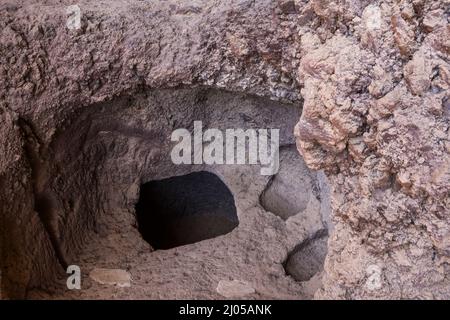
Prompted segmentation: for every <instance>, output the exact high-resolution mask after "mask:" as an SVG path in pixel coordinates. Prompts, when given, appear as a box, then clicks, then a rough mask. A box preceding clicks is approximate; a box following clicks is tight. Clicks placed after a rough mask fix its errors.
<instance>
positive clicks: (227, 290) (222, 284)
mask: <svg viewBox="0 0 450 320" xmlns="http://www.w3.org/2000/svg"><path fill="white" fill-rule="evenodd" d="M216 291H217V293H219V294H220V295H222V296H224V297H225V298H239V297H243V296H246V295H249V294H253V293H255V289H254V288H252V287H251V286H250V284H249V283H248V282H246V281H242V280H232V281H229V280H220V281H219V284H218V285H217V289H216Z"/></svg>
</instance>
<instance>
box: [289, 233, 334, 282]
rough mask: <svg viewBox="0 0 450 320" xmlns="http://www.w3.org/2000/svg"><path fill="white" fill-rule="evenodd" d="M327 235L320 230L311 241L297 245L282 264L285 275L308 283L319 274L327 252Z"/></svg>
mask: <svg viewBox="0 0 450 320" xmlns="http://www.w3.org/2000/svg"><path fill="white" fill-rule="evenodd" d="M327 242H328V233H327V231H326V230H321V231H319V232H318V234H317V235H315V236H314V237H312V238H311V239H308V240H305V241H304V242H303V243H301V244H299V245H298V246H297V247H296V248H294V250H293V251H292V252H291V253H290V254H289V255H288V258H287V259H286V261H285V263H284V269H285V270H286V273H287V274H288V275H290V276H291V277H293V278H294V279H295V280H297V281H308V280H310V279H311V278H312V277H313V276H314V275H316V274H317V273H319V272H321V271H322V270H323V267H324V262H325V256H326V255H327V250H328V245H327Z"/></svg>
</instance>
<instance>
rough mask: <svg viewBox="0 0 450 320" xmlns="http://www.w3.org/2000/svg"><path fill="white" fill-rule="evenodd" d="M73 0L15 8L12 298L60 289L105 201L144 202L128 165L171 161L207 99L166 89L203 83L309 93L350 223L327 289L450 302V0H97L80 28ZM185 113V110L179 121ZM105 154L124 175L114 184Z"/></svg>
mask: <svg viewBox="0 0 450 320" xmlns="http://www.w3.org/2000/svg"><path fill="white" fill-rule="evenodd" d="M66 4H67V5H69V4H73V3H71V2H70V3H69V2H68V1H67V2H66V1H53V0H46V1H19V0H18V1H11V0H8V1H6V2H5V1H4V2H2V4H0V39H1V42H0V43H1V44H0V77H1V78H0V79H1V81H0V122H1V126H0V141H1V143H0V155H1V156H0V190H1V191H0V200H1V206H0V208H1V209H0V210H1V211H0V219H1V220H0V222H1V223H0V236H1V242H0V255H1V262H0V263H1V268H2V272H1V285H2V290H3V291H2V296H7V297H12V298H14V297H24V296H26V294H27V292H29V291H30V290H32V289H35V288H39V287H42V286H45V287H49V286H50V287H51V284H52V283H53V280H54V279H52V278H53V277H54V275H57V274H64V271H63V267H64V266H65V265H66V264H67V263H68V261H70V260H71V259H73V256H74V255H75V253H76V252H79V250H80V248H77V244H78V243H80V242H79V240H80V238H83V234H82V233H79V232H77V231H76V230H83V228H85V229H87V230H88V229H91V230H93V229H94V228H95V227H96V226H98V225H99V226H104V225H108V221H107V222H105V221H103V223H102V221H98V220H97V217H98V213H99V212H104V211H105V210H108V208H109V207H107V208H105V207H103V206H104V204H103V203H102V202H99V201H98V199H109V198H107V195H108V194H122V195H123V198H122V199H120V200H118V201H117V202H120V203H122V204H124V203H126V202H127V200H126V199H131V198H132V196H131V195H135V194H136V193H137V190H136V185H138V183H139V182H140V181H131V180H130V179H131V178H132V177H135V176H132V175H130V173H129V171H128V170H127V168H130V167H131V168H133V169H132V171H133V172H139V170H140V169H141V168H142V165H144V164H150V163H156V162H158V161H159V159H158V156H159V153H158V152H156V153H153V154H152V153H151V152H149V150H152V146H154V145H162V147H161V149H159V151H160V152H161V153H163V152H166V151H167V150H166V149H167V148H168V147H169V146H168V145H164V141H160V140H159V139H161V137H163V135H161V132H165V133H167V132H170V130H172V129H174V128H176V127H178V125H179V124H180V123H181V124H184V123H188V122H189V121H190V120H198V119H197V116H198V115H199V114H202V109H201V108H200V107H201V106H203V104H202V103H198V101H197V102H195V103H183V102H180V99H181V101H182V100H183V99H187V100H188V101H190V99H197V98H199V97H200V100H201V96H202V95H201V94H199V95H198V94H183V93H174V94H170V95H168V97H167V95H166V94H165V93H164V91H158V90H156V91H153V90H154V89H157V88H167V87H180V86H184V88H188V89H192V88H196V87H199V86H203V87H208V88H215V89H217V88H220V89H226V90H228V91H232V92H245V93H246V94H252V95H259V96H264V97H266V98H271V99H275V100H280V101H283V102H289V103H293V104H297V105H299V104H300V103H301V102H302V101H303V112H302V115H301V118H300V121H299V122H298V124H297V126H296V129H295V135H296V138H297V147H298V149H299V152H300V154H301V155H302V157H303V159H304V161H305V163H306V164H307V165H308V167H309V168H311V169H314V170H319V169H323V170H325V172H326V174H327V177H328V180H329V183H330V186H331V198H332V201H331V206H332V210H333V214H332V220H333V223H334V228H333V232H331V234H330V239H329V241H328V254H327V258H326V262H325V271H324V276H323V285H322V288H321V289H320V290H319V291H318V292H317V293H316V297H317V298H340V299H343V298H448V297H450V283H449V280H448V279H449V278H448V275H449V273H450V258H449V257H450V227H449V226H450V223H449V222H450V221H449V220H450V218H449V212H450V206H449V199H450V197H449V196H450V194H449V193H450V182H449V181H450V179H449V178H450V157H449V151H450V150H449V149H450V142H449V117H450V98H449V84H450V80H449V79H450V78H449V75H450V65H449V62H448V61H449V58H450V57H449V55H450V49H449V48H450V45H449V43H448V39H449V38H450V28H449V25H448V18H449V17H448V16H449V3H448V1H446V0H440V1H424V0H404V1H389V0H383V1H377V2H372V1H354V0H336V1H334V2H333V3H330V2H329V1H325V0H311V1H306V0H305V1H302V0H296V1H266V0H263V1H256V2H255V1H246V0H236V1H219V2H215V3H214V4H205V3H203V2H198V3H197V2H195V1H194V2H190V3H189V5H186V4H185V3H184V2H178V1H172V0H171V1H165V2H151V1H149V2H147V1H121V0H118V1H113V2H111V1H96V2H95V4H94V3H91V2H89V1H80V3H79V6H80V7H81V11H82V19H81V28H80V29H78V30H70V29H68V28H67V27H66V20H67V16H66V11H65V9H66V6H65V5H66ZM137 94H139V95H141V97H140V98H139V99H134V96H135V95H137ZM130 100H132V101H133V102H129V101H130ZM136 101H137V102H136ZM158 101H162V102H161V104H159V103H158ZM217 102H218V104H220V103H221V102H223V100H221V98H217ZM149 103H150V104H151V107H150V108H149V107H148V105H149ZM129 104H131V105H133V108H127V107H126V106H127V105H129ZM161 105H162V107H161ZM174 105H176V106H177V108H176V110H174V109H173V106H174ZM193 105H196V106H199V109H195V110H191V109H190V108H191V107H192V106H193ZM212 105H213V106H214V104H212ZM229 106H232V108H237V105H236V104H235V105H233V104H231V105H229ZM280 108H281V107H280ZM281 109H282V108H281ZM281 109H280V110H281ZM147 110H150V112H147ZM168 110H169V111H174V112H173V114H175V115H178V118H177V116H175V117H174V118H170V117H169V118H166V119H165V122H163V121H161V115H164V114H172V113H171V112H168ZM127 112H129V113H127ZM186 114H189V115H190V116H189V117H188V118H186V117H185V115H186ZM220 114H224V113H223V112H217V114H216V115H215V116H216V117H217V118H218V119H220ZM281 114H288V113H286V112H284V113H283V112H281ZM136 115H139V116H141V115H142V117H140V118H139V117H137V116H136ZM180 115H183V116H180ZM208 116H209V115H204V114H203V117H204V118H203V119H207V118H208ZM273 117H274V118H276V117H277V115H275V116H273ZM217 118H216V119H217ZM105 119H106V120H105ZM117 119H120V120H121V121H118V120H117ZM156 119H158V120H156ZM183 121H185V122H183ZM87 123H88V124H89V126H86V125H85V124H87ZM219 123H220V121H219ZM222 123H223V122H222ZM258 123H259V124H261V123H264V117H262V119H258ZM136 128H138V129H139V130H137V131H136ZM111 132H113V133H117V132H119V133H121V134H120V135H119V137H118V138H117V139H110V138H109V135H111ZM285 136H287V135H285ZM99 141H100V143H99ZM142 141H145V143H142ZM113 142H114V143H113ZM83 146H84V147H83ZM86 146H87V147H86ZM83 148H85V149H83ZM122 148H123V149H122ZM164 148H166V149H164ZM81 150H83V151H81ZM133 152H136V155H138V156H137V157H136V158H133V157H130V154H131V153H133ZM139 152H142V154H140V155H139ZM110 154H114V155H115V156H114V157H113V158H110V157H108V156H107V155H110ZM144 154H145V155H149V154H150V155H149V156H148V158H147V159H146V160H145V161H142V162H139V161H137V162H134V161H133V159H143V157H144ZM81 155H82V156H81ZM118 164H121V165H122V166H118ZM123 164H127V165H128V167H125V166H123ZM102 166H104V167H105V168H116V169H117V168H119V169H118V170H117V172H116V174H115V175H114V177H113V178H114V179H116V180H115V181H116V182H117V181H120V183H117V184H111V185H112V186H114V187H112V188H110V189H103V187H102V185H103V184H102V183H106V182H108V175H104V176H102V177H103V178H102V179H104V180H101V179H100V180H96V177H98V173H99V172H100V171H101V170H100V171H99V168H101V167H102ZM79 168H84V172H83V175H78V176H77V175H76V174H74V172H76V170H77V169H79ZM120 168H121V169H120ZM167 170H168V171H171V170H173V168H167ZM182 171H183V170H181V169H180V171H179V172H178V173H179V174H181V173H185V172H182ZM166 173H167V172H166ZM166 173H164V172H159V173H157V174H155V172H153V171H151V170H149V171H146V173H145V174H143V175H141V176H140V177H141V178H142V179H143V180H145V179H148V178H150V177H153V178H154V177H155V176H157V175H158V174H159V175H160V176H161V177H163V176H164V175H165V174H166ZM171 173H173V172H172V171H171ZM117 179H118V180H117ZM93 181H94V182H93ZM69 182H70V183H69ZM86 186H89V187H90V189H89V190H87V189H86ZM68 194H72V195H73V197H72V198H70V197H68V196H67V195H68ZM63 199H64V201H63ZM114 199H118V198H114ZM124 199H125V200H124ZM106 203H107V204H108V206H112V207H113V206H114V205H115V204H116V203H113V202H111V201H106ZM243 203H245V201H244V202H243ZM127 205H128V206H132V204H131V203H128V204H127ZM313 205H314V204H311V206H313ZM316 206H318V207H320V206H321V204H320V203H319V204H316ZM262 216H264V215H263V214H261V217H262ZM252 217H254V216H252ZM293 218H294V217H291V218H289V219H288V220H287V221H286V226H287V229H288V230H291V231H290V232H294V233H295V232H296V230H297V233H299V232H300V231H298V230H299V228H301V226H300V225H299V224H298V223H297V220H299V219H297V218H296V219H293ZM109 219H112V220H113V221H115V223H116V224H115V225H131V218H129V216H122V215H119V216H117V215H113V216H111V217H110V218H109ZM252 219H253V218H252ZM261 219H262V218H261ZM107 220H108V219H107ZM276 221H278V220H276ZM80 223H81V224H80ZM276 223H278V222H275V220H273V222H272V224H271V225H270V227H269V226H266V230H265V232H266V233H267V234H268V235H270V239H275V238H277V237H278V235H277V234H276V232H277V228H275V227H274V226H275V225H276ZM113 225H114V224H113ZM283 228H285V227H284V226H283V227H281V226H280V229H283ZM100 229H101V227H100ZM261 229H264V227H263V225H261ZM283 230H284V229H283ZM100 232H102V231H101V230H100ZM300 233H301V232H300ZM135 234H136V233H134V231H132V230H131V227H130V231H129V233H128V235H129V236H130V238H129V239H134V238H133V236H132V235H135ZM305 234H306V232H305ZM280 237H284V236H280ZM299 238H302V237H299ZM129 239H128V241H131V240H129ZM298 240H300V239H297V241H298ZM303 240H304V239H303ZM133 241H134V240H133ZM136 241H137V240H136ZM288 242H289V243H290V244H291V246H292V245H293V243H292V241H291V240H289V241H288ZM280 247H283V248H284V249H283V250H284V251H283V252H285V251H286V247H288V245H286V244H284V245H280ZM280 250H281V249H280ZM276 252H277V250H275V249H274V250H273V251H271V254H273V260H274V261H277V262H278V263H281V262H282V261H283V259H284V258H285V257H283V256H280V257H279V256H278V255H277V254H276ZM162 256H164V255H163V254H162ZM271 259H272V258H271ZM217 268H218V267H217ZM265 271H266V272H267V270H265ZM273 272H274V273H275V274H277V272H279V270H275V271H273ZM248 276H249V275H248ZM249 277H250V276H249ZM373 277H375V280H376V282H377V283H376V284H375V285H373V284H374V282H373V281H372V280H374V278H373ZM222 279H223V278H222ZM369 280H370V281H369ZM265 281H266V280H264V281H263V280H261V283H257V285H258V286H259V287H260V288H263V289H259V292H265V293H267V292H268V291H270V290H269V289H267V288H268V286H267V283H266V282H265ZM283 283H284V282H283ZM361 284H362V285H361ZM365 284H367V285H365ZM253 285H255V284H253ZM253 285H252V288H253ZM255 286H256V285H255ZM293 288H295V289H297V287H295V286H293V287H291V288H290V289H289V290H287V291H288V292H289V294H293V293H292V292H294V291H295V290H294V289H293ZM179 297H183V294H182V293H179Z"/></svg>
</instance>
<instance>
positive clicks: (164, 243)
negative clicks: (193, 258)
mask: <svg viewBox="0 0 450 320" xmlns="http://www.w3.org/2000/svg"><path fill="white" fill-rule="evenodd" d="M136 216H137V222H138V228H139V231H140V233H141V234H142V237H143V238H144V239H145V240H146V241H147V242H148V243H149V244H150V245H151V246H152V247H153V248H155V249H170V248H174V247H177V246H181V245H185V244H191V243H195V242H198V241H201V240H206V239H210V238H214V237H217V236H220V235H223V234H226V233H229V232H231V231H232V230H233V229H234V228H236V227H237V226H238V224H239V220H238V217H237V213H236V206H235V204H234V198H233V195H232V193H231V191H230V190H229V189H228V187H227V186H226V185H225V184H224V183H223V182H222V180H220V178H219V177H217V176H216V175H215V174H213V173H210V172H206V171H200V172H193V173H190V174H187V175H183V176H176V177H170V178H167V179H163V180H154V181H150V182H147V183H145V184H143V185H142V186H141V191H140V196H139V201H138V203H137V204H136Z"/></svg>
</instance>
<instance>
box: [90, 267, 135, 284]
mask: <svg viewBox="0 0 450 320" xmlns="http://www.w3.org/2000/svg"><path fill="white" fill-rule="evenodd" d="M89 277H90V278H91V279H92V280H94V281H96V282H98V283H100V284H107V285H116V286H118V287H121V288H125V287H131V275H130V273H128V272H127V271H125V270H122V269H103V268H95V269H93V270H92V271H91V273H90V274H89Z"/></svg>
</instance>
